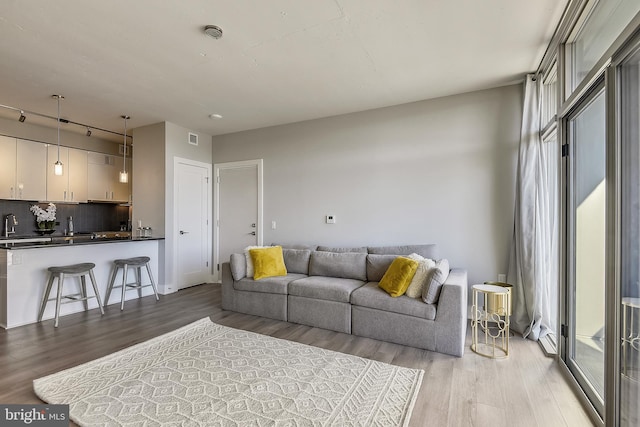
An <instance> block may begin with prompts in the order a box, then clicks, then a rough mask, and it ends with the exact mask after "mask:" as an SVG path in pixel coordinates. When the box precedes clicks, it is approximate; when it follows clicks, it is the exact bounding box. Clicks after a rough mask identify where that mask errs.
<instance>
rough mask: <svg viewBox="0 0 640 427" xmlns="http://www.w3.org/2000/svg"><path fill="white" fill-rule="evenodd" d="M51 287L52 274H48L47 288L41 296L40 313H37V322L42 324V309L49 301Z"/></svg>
mask: <svg viewBox="0 0 640 427" xmlns="http://www.w3.org/2000/svg"><path fill="white" fill-rule="evenodd" d="M52 285H53V274H52V273H49V280H47V287H46V288H45V290H44V294H42V302H41V303H40V312H39V313H38V322H42V316H43V315H44V308H45V307H46V306H47V301H49V294H50V293H51V286H52Z"/></svg>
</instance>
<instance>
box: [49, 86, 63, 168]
mask: <svg viewBox="0 0 640 427" xmlns="http://www.w3.org/2000/svg"><path fill="white" fill-rule="evenodd" d="M51 97H52V98H57V99H58V160H57V161H56V162H55V163H54V164H53V173H54V175H57V176H62V162H61V161H60V100H61V99H64V96H62V95H51Z"/></svg>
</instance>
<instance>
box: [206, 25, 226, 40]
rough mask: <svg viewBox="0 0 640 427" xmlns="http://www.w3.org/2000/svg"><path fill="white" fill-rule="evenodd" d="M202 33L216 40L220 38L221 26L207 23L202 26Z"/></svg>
mask: <svg viewBox="0 0 640 427" xmlns="http://www.w3.org/2000/svg"><path fill="white" fill-rule="evenodd" d="M204 33H205V34H206V35H208V36H209V37H213V38H214V39H216V40H218V39H221V38H222V28H220V27H218V26H217V25H207V26H205V27H204Z"/></svg>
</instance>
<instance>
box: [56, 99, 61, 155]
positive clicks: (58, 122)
mask: <svg viewBox="0 0 640 427" xmlns="http://www.w3.org/2000/svg"><path fill="white" fill-rule="evenodd" d="M56 98H58V163H60V95H56Z"/></svg>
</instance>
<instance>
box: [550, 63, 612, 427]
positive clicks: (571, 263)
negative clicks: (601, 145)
mask: <svg viewBox="0 0 640 427" xmlns="http://www.w3.org/2000/svg"><path fill="white" fill-rule="evenodd" d="M603 93H604V96H605V126H606V128H605V132H608V129H609V123H608V120H607V118H606V117H607V115H608V111H609V109H608V105H606V104H607V94H608V92H607V91H606V89H605V78H604V76H601V77H600V78H599V79H598V80H596V82H594V84H593V85H592V86H591V88H590V89H589V90H588V91H587V92H586V93H585V94H584V96H582V97H581V98H580V99H579V100H578V101H577V102H576V103H575V104H574V105H573V107H572V108H571V110H570V111H568V112H567V113H566V115H564V117H563V118H562V128H563V131H564V135H563V140H564V144H565V145H566V146H567V147H568V153H567V155H566V156H565V159H566V163H565V197H564V206H565V209H564V214H565V219H564V221H565V227H564V233H563V234H562V236H563V239H564V244H563V246H564V252H565V258H564V259H565V262H564V263H563V264H564V265H565V269H564V274H565V289H564V293H565V298H564V304H565V307H566V308H565V310H566V311H565V316H564V319H563V322H562V324H563V325H566V329H567V330H566V331H565V333H564V334H563V338H564V345H563V346H562V347H563V349H562V353H561V354H562V357H563V359H564V362H565V364H566V366H567V368H568V369H569V371H570V372H571V374H572V375H573V377H574V378H575V379H576V381H577V382H578V384H579V386H580V387H581V388H582V389H583V390H584V393H585V394H586V395H587V398H588V400H589V403H590V405H591V406H592V407H593V409H594V410H595V411H596V412H597V413H598V414H599V415H600V417H602V418H603V419H604V416H605V401H606V387H605V390H604V391H603V396H602V399H601V398H600V397H599V395H598V393H597V392H596V391H595V390H594V389H593V387H592V386H591V384H590V383H589V382H588V381H587V380H586V379H585V378H584V374H583V371H582V369H581V368H580V367H579V366H578V365H577V364H576V363H575V361H574V360H573V359H572V357H571V356H572V354H573V353H574V352H575V345H574V343H573V342H572V338H571V337H575V336H576V324H575V323H576V322H575V319H576V309H575V300H576V295H575V294H576V288H575V280H576V278H575V271H576V206H574V204H575V182H576V164H575V158H574V156H573V154H574V153H575V148H574V140H573V134H574V130H573V127H572V125H571V121H572V120H573V119H574V118H576V117H577V116H578V115H579V114H580V113H582V112H583V111H584V110H585V109H586V108H587V107H589V106H590V105H591V104H592V102H593V101H594V100H595V99H596V98H597V97H598V96H600V95H601V94H603ZM607 139H608V138H607ZM605 144H606V141H605ZM606 145H608V144H606ZM605 160H606V159H605ZM605 177H606V178H609V177H608V174H607V173H606V172H605ZM606 186H607V187H608V186H609V182H606ZM607 191H608V188H607ZM607 197H608V194H607ZM605 218H606V219H605V222H606V224H607V225H606V226H608V223H609V221H608V220H607V219H608V218H607V217H605ZM605 253H606V249H605ZM605 262H606V261H605ZM606 318H607V314H606V305H605V314H604V319H603V324H604V326H605V327H606V320H607V319H606ZM606 333H607V331H606V330H605V348H606V342H607V339H608V337H607V335H606ZM605 358H606V351H605ZM603 370H604V371H605V384H606V360H605V366H603Z"/></svg>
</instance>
